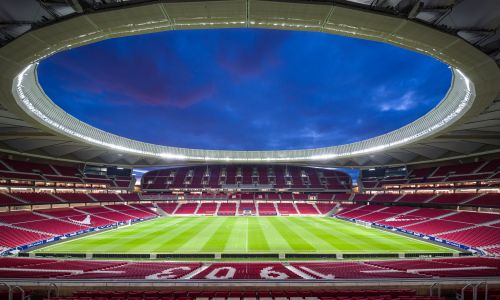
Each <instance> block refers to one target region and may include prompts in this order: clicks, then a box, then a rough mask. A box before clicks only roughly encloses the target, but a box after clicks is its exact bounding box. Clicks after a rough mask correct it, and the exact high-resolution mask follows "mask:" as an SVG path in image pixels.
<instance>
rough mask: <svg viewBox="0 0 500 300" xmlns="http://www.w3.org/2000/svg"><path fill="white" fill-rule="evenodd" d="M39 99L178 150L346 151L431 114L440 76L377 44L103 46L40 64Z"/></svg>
mask: <svg viewBox="0 0 500 300" xmlns="http://www.w3.org/2000/svg"><path fill="white" fill-rule="evenodd" d="M39 80H40V81H41V84H42V87H43V88H44V90H45V91H46V93H47V94H48V95H49V96H50V97H51V98H52V99H53V100H54V101H55V102H56V103H57V104H58V105H60V106H61V107H62V108H63V109H65V110H66V111H68V112H69V113H71V114H72V115H74V116H76V117H77V118H80V119H81V120H83V121H85V122H88V123H90V124H91V125H94V126H96V127H98V128H101V129H104V130H107V131H110V132H112V133H115V134H119V135H123V136H126V137H129V138H133V139H138V140H142V141H145V142H151V143H158V144H164V145H171V146H179V147H190V148H207V149H231V150H278V149H299V148H314V147H324V146H331V145H337V144H344V143H350V142H354V141H358V140H361V139H365V138H369V137H373V136H375V135H378V134H383V133H386V132H389V131H391V130H394V129H397V128H399V127H401V126H404V125H405V124H407V123H409V122H411V121H413V120H415V119H417V118H418V117H420V116H422V115H423V114H425V113H426V112H427V111H429V110H430V109H432V107H434V106H435V105H436V104H437V103H438V102H439V100H440V99H441V98H442V97H443V96H444V95H445V94H446V91H447V89H448V87H449V84H450V80H451V73H450V71H449V70H448V68H447V66H445V65H443V64H442V63H440V62H438V61H436V60H434V59H432V58H429V57H426V56H423V55H421V54H417V53H414V52H410V51H408V50H404V49H400V48H396V47H394V46H390V45H386V44H381V43H377V42H370V41H364V40H359V39H353V38H346V37H339V36H333V35H328V34H324V33H310V32H294V31H276V30H262V29H224V30H192V31H172V32H163V33H156V34H148V35H141V36H132V37H126V38H119V39H112V40H107V41H103V42H99V43H96V44H92V45H88V46H84V47H81V48H76V49H73V50H70V51H66V52H62V53H59V54H57V55H55V56H53V57H50V58H49V59H47V60H45V61H43V62H42V63H41V64H40V67H39Z"/></svg>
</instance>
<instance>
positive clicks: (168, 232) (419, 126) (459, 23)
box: [0, 0, 500, 300]
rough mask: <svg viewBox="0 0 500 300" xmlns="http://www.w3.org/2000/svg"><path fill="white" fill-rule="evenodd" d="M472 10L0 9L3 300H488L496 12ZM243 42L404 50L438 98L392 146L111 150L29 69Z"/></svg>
mask: <svg viewBox="0 0 500 300" xmlns="http://www.w3.org/2000/svg"><path fill="white" fill-rule="evenodd" d="M7 2H8V3H7ZM479 2H481V3H480V4H478V1H473V0H464V1H455V2H453V3H451V4H443V3H442V2H440V1H350V0H349V1H342V3H337V2H325V1H317V2H310V1H308V2H300V1H267V0H221V1H180V2H179V1H177V2H176V1H160V2H158V1H125V2H123V1H112V0H110V1H90V0H74V1H38V2H37V1H11V2H9V1H6V2H5V3H3V2H2V3H0V11H1V12H3V13H4V14H0V19H2V20H1V21H2V26H1V27H0V45H1V48H0V69H1V70H2V71H1V72H0V97H1V99H0V121H1V122H0V137H1V139H0V256H1V257H0V298H1V299H9V300H11V299H14V298H15V299H23V300H24V299H33V300H37V299H49V298H50V299H57V300H94V299H98V300H132V299H133V300H139V299H140V300H160V299H161V300H165V299H167V300H195V299H197V300H210V299H214V300H226V299H227V300H256V299H262V300H272V299H274V300H351V299H352V300H444V299H452V298H454V299H459V300H465V299H473V300H477V299H478V297H484V298H485V299H500V298H499V297H500V258H499V256H500V159H499V157H500V156H499V155H500V154H499V153H500V147H499V145H500V144H499V131H500V130H499V129H500V104H499V103H500V100H499V99H500V98H499V89H500V69H499V68H498V64H499V54H498V43H499V41H500V37H499V35H498V33H497V32H496V31H495V30H496V29H497V28H496V27H498V26H497V25H498V24H497V25H496V27H494V28H492V29H491V28H482V27H481V26H485V25H484V24H485V23H486V21H485V20H498V13H499V12H500V9H499V7H498V3H496V2H495V1H490V2H488V1H479ZM32 11H38V12H41V13H40V15H38V14H35V13H33V14H31V13H30V14H27V13H26V12H32ZM28 15H34V16H35V17H32V18H33V19H32V20H30V18H31V17H30V16H28ZM6 16H12V17H11V19H9V20H3V18H5V17H6ZM464 16H465V17H464ZM247 27H254V28H271V29H286V30H306V31H309V30H312V31H318V32H325V33H330V34H340V35H344V36H349V37H358V38H359V37H360V38H365V39H369V40H374V41H381V42H385V43H389V44H392V45H396V46H400V47H405V48H408V49H411V50H414V51H417V52H419V53H423V54H426V55H429V56H432V57H434V58H436V59H439V60H441V61H442V62H445V63H447V64H448V65H449V66H450V68H451V69H452V72H453V82H452V85H451V86H450V89H449V91H448V93H447V95H446V97H445V98H444V99H443V100H442V101H441V102H440V103H439V104H438V105H437V106H436V107H435V108H434V109H433V110H431V111H430V112H429V113H428V114H426V115H424V116H423V117H422V118H420V119H418V120H416V121H415V122H413V123H411V124H408V125H406V126H403V127H401V128H399V129H397V130H395V131H393V132H390V133H388V134H385V135H381V136H377V137H374V138H372V139H368V140H365V141H360V142H356V143H352V144H347V145H332V146H331V147H325V148H318V149H297V150H287V151H217V150H206V149H184V148H175V147H170V146H168V145H153V144H147V143H144V142H142V141H135V140H130V139H125V138H123V137H121V136H117V135H114V134H111V133H109V132H106V131H103V130H100V129H97V128H94V127H92V126H90V125H88V124H86V123H84V122H81V121H80V120H78V119H77V118H75V117H73V116H71V115H69V114H67V113H66V112H64V111H63V110H62V109H61V108H60V107H58V106H57V105H55V104H54V103H53V102H52V101H51V99H49V98H48V97H47V96H46V95H45V93H44V92H43V90H42V89H41V87H40V85H39V83H38V79H37V65H38V62H39V61H41V60H43V59H44V58H46V57H48V56H50V55H53V54H54V53H57V52H60V51H66V50H69V49H72V48H74V47H79V46H81V45H85V44H88V43H94V42H97V41H100V40H105V39H109V38H115V37H122V36H127V35H133V34H141V33H146V32H158V31H164V30H182V29H199V28H247ZM141 167H154V169H153V170H150V171H148V172H147V173H145V174H144V175H143V176H142V178H141V180H140V184H138V185H136V178H135V177H134V176H133V175H132V169H133V168H141ZM339 167H351V168H357V169H360V177H359V178H355V179H353V178H351V177H350V176H349V175H348V174H347V173H345V172H343V171H341V170H340V169H338V168H339ZM354 182H357V184H354ZM191 224H194V225H191ZM117 245H119V246H120V247H122V248H117V247H116V246H117ZM408 245H412V246H411V247H409V246H408ZM163 246H168V247H166V248H165V247H163ZM389 246H390V247H389ZM162 247H163V248H162ZM387 247H389V248H390V250H387V249H389V248H387ZM58 249H60V250H58ZM61 249H62V250H61ZM116 249H119V250H116ZM163 249H169V250H168V251H167V250H163ZM4 287H5V288H4ZM436 292H437V295H436ZM26 296H28V297H26ZM51 296H52V297H51ZM54 296H56V297H54ZM30 297H31V298H30Z"/></svg>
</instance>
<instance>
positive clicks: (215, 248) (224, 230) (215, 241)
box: [201, 217, 236, 252]
mask: <svg viewBox="0 0 500 300" xmlns="http://www.w3.org/2000/svg"><path fill="white" fill-rule="evenodd" d="M235 223H236V222H235V219H234V218H230V217H227V218H226V219H225V220H224V219H223V222H221V223H220V224H219V227H218V228H217V229H216V230H215V231H214V232H213V233H212V235H211V236H210V237H209V238H208V240H207V241H206V242H205V244H204V245H203V246H202V247H201V250H202V251H205V252H222V251H223V250H224V249H225V248H226V244H227V241H228V240H229V236H230V235H231V232H232V231H233V230H234V228H235Z"/></svg>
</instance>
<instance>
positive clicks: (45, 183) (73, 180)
mask: <svg viewBox="0 0 500 300" xmlns="http://www.w3.org/2000/svg"><path fill="white" fill-rule="evenodd" d="M0 178H2V179H4V180H5V182H3V183H2V184H3V185H6V186H23V187H27V188H43V187H47V188H51V189H53V188H54V187H55V186H57V187H68V188H89V187H93V188H101V189H120V190H123V189H129V188H130V187H131V183H132V182H133V177H130V176H116V177H108V176H107V175H92V174H84V173H83V172H82V171H81V170H80V169H79V166H58V165H54V164H46V163H35V162H31V161H15V160H8V159H2V160H0ZM40 197H42V196H40V195H38V197H37V196H33V202H35V203H54V202H53V199H48V200H47V198H45V199H43V198H42V199H41V198H40ZM29 200H30V201H31V199H29ZM45 200H47V201H45ZM9 204H10V203H9ZM12 204H13V205H14V204H16V203H12Z"/></svg>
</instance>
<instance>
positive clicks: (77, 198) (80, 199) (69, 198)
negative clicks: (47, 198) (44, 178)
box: [57, 193, 95, 203]
mask: <svg viewBox="0 0 500 300" xmlns="http://www.w3.org/2000/svg"><path fill="white" fill-rule="evenodd" d="M57 197H58V198H60V199H63V200H64V201H66V202H77V203H85V202H95V200H94V199H92V198H90V196H89V195H88V194H84V193H57Z"/></svg>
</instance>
